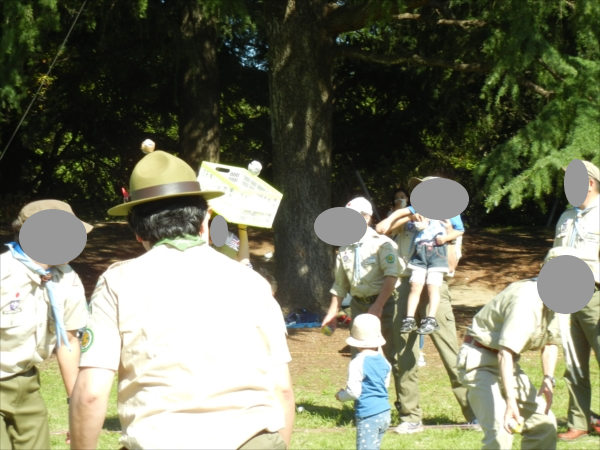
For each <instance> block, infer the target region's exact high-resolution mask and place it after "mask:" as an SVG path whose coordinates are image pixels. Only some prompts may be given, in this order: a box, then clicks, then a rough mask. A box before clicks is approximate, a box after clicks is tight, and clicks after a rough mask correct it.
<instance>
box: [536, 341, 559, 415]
mask: <svg viewBox="0 0 600 450" xmlns="http://www.w3.org/2000/svg"><path fill="white" fill-rule="evenodd" d="M557 359H558V346H556V345H554V344H549V345H545V346H544V348H543V349H542V372H543V373H544V377H545V376H546V375H548V376H550V377H554V369H555V368H556V360H557ZM542 394H543V395H544V396H545V397H546V411H545V414H548V412H549V411H550V407H551V406H552V399H553V396H554V386H552V381H551V380H550V379H548V378H544V380H543V381H542V386H541V387H540V390H539V391H538V397H539V396H541V395H542Z"/></svg>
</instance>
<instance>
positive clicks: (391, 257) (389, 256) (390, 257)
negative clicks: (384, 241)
mask: <svg viewBox="0 0 600 450" xmlns="http://www.w3.org/2000/svg"><path fill="white" fill-rule="evenodd" d="M385 260H386V261H387V262H389V263H390V264H392V263H393V262H394V261H396V257H395V256H394V255H392V254H391V253H390V254H389V255H387V256H386V257H385Z"/></svg>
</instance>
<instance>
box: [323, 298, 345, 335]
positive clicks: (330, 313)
mask: <svg viewBox="0 0 600 450" xmlns="http://www.w3.org/2000/svg"><path fill="white" fill-rule="evenodd" d="M341 303H342V299H341V298H340V297H338V296H337V295H332V296H331V303H330V304H329V309H328V310H327V314H326V315H325V318H324V319H323V323H321V327H324V326H325V325H329V326H330V327H331V328H335V320H333V319H335V317H336V316H337V313H338V312H339V310H340V305H341Z"/></svg>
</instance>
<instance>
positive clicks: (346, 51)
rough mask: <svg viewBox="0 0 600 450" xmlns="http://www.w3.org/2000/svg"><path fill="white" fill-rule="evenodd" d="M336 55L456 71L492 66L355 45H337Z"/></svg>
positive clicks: (484, 70) (475, 70) (469, 70)
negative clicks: (386, 53) (388, 51)
mask: <svg viewBox="0 0 600 450" xmlns="http://www.w3.org/2000/svg"><path fill="white" fill-rule="evenodd" d="M336 53H337V54H336V56H338V57H342V58H351V59H357V60H360V61H367V62H374V63H378V64H384V65H388V66H390V65H395V64H403V63H413V64H418V65H420V66H432V67H443V68H446V69H452V70H456V71H458V72H478V73H488V72H489V71H490V70H491V69H492V66H490V65H488V64H481V63H457V62H454V61H448V60H445V59H440V58H431V57H427V56H421V55H415V54H408V53H403V54H394V55H382V54H377V53H372V52H367V51H364V50H360V49H358V48H355V47H338V49H337V52H336Z"/></svg>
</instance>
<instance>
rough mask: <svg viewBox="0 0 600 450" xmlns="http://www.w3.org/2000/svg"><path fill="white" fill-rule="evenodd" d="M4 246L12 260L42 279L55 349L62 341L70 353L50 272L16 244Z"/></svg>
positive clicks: (11, 243)
mask: <svg viewBox="0 0 600 450" xmlns="http://www.w3.org/2000/svg"><path fill="white" fill-rule="evenodd" d="M6 246H7V247H8V248H9V249H10V252H11V253H12V256H13V258H14V259H16V260H18V261H21V262H22V263H23V264H24V265H25V266H26V267H27V268H28V269H31V270H32V271H34V272H35V273H37V274H38V275H39V276H40V277H41V278H42V286H46V291H47V292H48V298H49V299H50V307H51V309H52V315H53V316H54V325H55V327H56V347H60V343H61V339H62V341H63V342H64V344H65V345H66V346H67V348H68V349H69V351H71V347H70V346H69V338H68V336H67V330H65V324H64V323H63V315H62V307H61V305H59V303H58V301H57V298H56V290H55V286H54V282H53V281H52V272H51V271H50V270H44V269H42V268H41V267H40V266H38V265H37V264H36V263H34V262H33V261H32V260H31V259H30V258H29V257H28V256H27V255H26V254H25V252H23V249H22V248H21V246H20V245H19V244H18V243H17V242H9V243H8V244H6Z"/></svg>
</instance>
